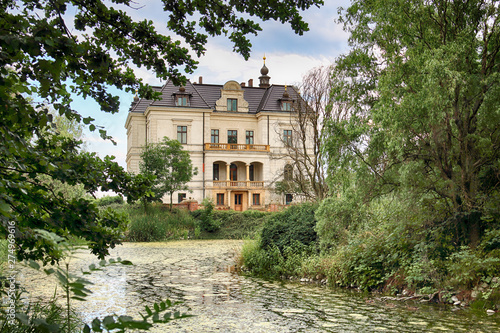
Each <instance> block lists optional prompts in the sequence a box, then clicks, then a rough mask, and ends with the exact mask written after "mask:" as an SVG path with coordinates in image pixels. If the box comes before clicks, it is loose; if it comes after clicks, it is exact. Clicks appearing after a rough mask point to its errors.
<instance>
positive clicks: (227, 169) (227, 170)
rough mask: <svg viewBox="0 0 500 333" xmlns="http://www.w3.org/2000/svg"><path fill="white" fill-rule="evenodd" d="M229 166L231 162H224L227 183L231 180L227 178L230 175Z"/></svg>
mask: <svg viewBox="0 0 500 333" xmlns="http://www.w3.org/2000/svg"><path fill="white" fill-rule="evenodd" d="M230 167H231V164H230V163H226V180H227V181H228V184H229V181H230V180H231V179H230V178H229V176H230V175H229V172H230V170H229V168H230ZM226 186H227V185H226Z"/></svg>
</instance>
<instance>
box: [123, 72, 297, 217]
mask: <svg viewBox="0 0 500 333" xmlns="http://www.w3.org/2000/svg"><path fill="white" fill-rule="evenodd" d="M264 68H265V66H264ZM264 68H263V69H264ZM266 69H267V68H266ZM261 73H263V71H261ZM266 74H267V71H265V73H263V76H264V80H262V77H261V84H260V86H259V87H253V86H252V82H251V81H249V86H246V85H245V84H239V83H237V82H235V81H229V82H227V83H226V84H224V85H223V86H220V85H207V84H202V83H201V78H200V83H198V84H191V83H190V82H188V83H187V84H186V86H185V87H176V86H174V85H173V84H172V83H171V82H167V84H165V86H163V87H157V88H155V89H156V90H157V91H159V92H161V94H162V98H161V100H159V101H147V100H142V99H141V100H138V99H136V100H135V101H134V103H133V104H132V107H131V109H130V112H129V115H128V117H127V121H126V124H125V127H126V129H127V137H128V140H127V141H128V142H127V143H128V144H127V169H128V171H130V172H134V173H138V172H139V162H140V154H141V149H142V147H143V146H144V145H145V144H147V143H149V142H159V141H161V140H162V139H163V137H165V136H166V137H168V138H170V139H173V138H174V139H175V138H178V139H179V141H180V142H181V143H182V144H183V146H184V149H185V150H186V151H188V152H189V153H190V156H191V160H192V163H193V167H196V168H198V174H197V175H196V176H194V177H193V179H192V180H191V181H190V182H189V183H188V187H189V189H190V192H189V191H180V192H177V193H174V195H173V202H174V203H176V202H179V201H180V200H181V199H182V197H183V196H185V197H186V198H193V199H195V200H197V201H199V202H201V201H202V200H203V199H204V198H206V197H208V198H210V199H212V200H213V202H214V203H215V204H216V206H217V208H219V209H234V210H247V209H266V208H267V207H268V205H269V204H287V203H289V201H291V196H290V195H288V196H287V195H284V194H276V193H274V191H273V188H274V183H275V182H276V181H277V180H280V179H281V178H282V177H283V170H284V167H285V165H286V164H287V163H289V161H288V160H287V159H286V156H285V155H284V152H285V148H284V144H283V135H287V134H289V133H291V132H285V131H292V123H291V120H292V119H293V117H294V112H293V111H284V110H286V105H284V104H285V103H289V102H292V101H293V100H294V99H297V98H300V97H299V96H298V94H297V93H296V92H295V90H294V89H287V87H286V86H280V85H272V86H269V85H268V84H266V80H265V79H266V78H267V82H268V80H269V77H267V75H266ZM292 135H293V134H292ZM163 200H164V201H165V202H170V197H169V196H168V195H167V196H165V197H164V198H163Z"/></svg>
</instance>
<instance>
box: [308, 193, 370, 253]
mask: <svg viewBox="0 0 500 333" xmlns="http://www.w3.org/2000/svg"><path fill="white" fill-rule="evenodd" d="M367 217H368V213H367V211H366V208H365V207H364V206H363V205H360V204H359V203H358V202H357V201H355V200H350V199H348V198H346V197H340V198H336V197H330V198H327V199H325V200H323V201H322V202H321V204H320V205H319V207H318V210H317V211H316V218H317V220H318V223H317V224H316V227H315V230H316V232H317V233H318V237H319V246H320V249H321V252H323V253H328V252H329V251H330V250H331V249H333V248H335V247H336V246H337V245H339V244H343V243H345V242H346V241H347V239H348V237H349V233H350V232H355V231H356V230H357V229H358V228H359V226H361V225H363V223H365V221H366V220H367Z"/></svg>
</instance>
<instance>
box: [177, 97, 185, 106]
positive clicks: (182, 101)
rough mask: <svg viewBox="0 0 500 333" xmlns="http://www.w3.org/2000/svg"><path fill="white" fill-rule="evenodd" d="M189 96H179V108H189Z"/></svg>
mask: <svg viewBox="0 0 500 333" xmlns="http://www.w3.org/2000/svg"><path fill="white" fill-rule="evenodd" d="M187 101H188V99H187V96H177V106H187V105H188V103H187Z"/></svg>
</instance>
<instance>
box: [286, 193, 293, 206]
mask: <svg viewBox="0 0 500 333" xmlns="http://www.w3.org/2000/svg"><path fill="white" fill-rule="evenodd" d="M292 201H293V194H287V195H285V204H286V205H289V204H291V203H292Z"/></svg>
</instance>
